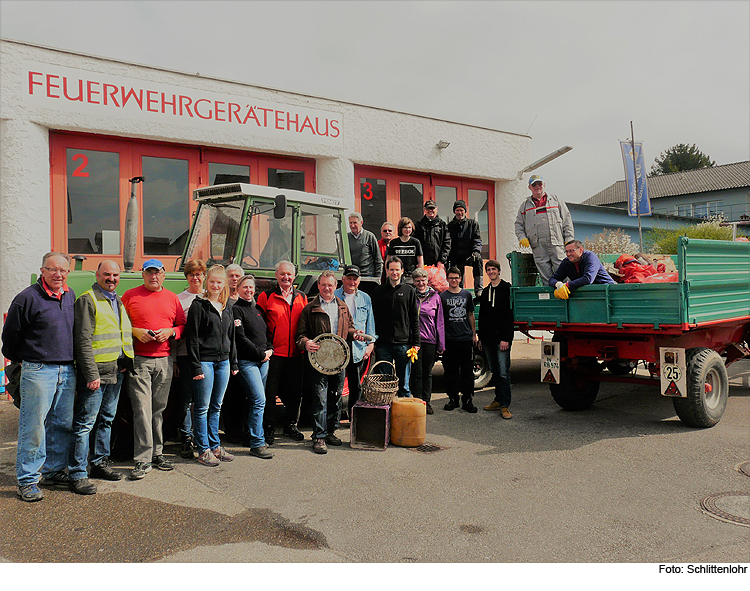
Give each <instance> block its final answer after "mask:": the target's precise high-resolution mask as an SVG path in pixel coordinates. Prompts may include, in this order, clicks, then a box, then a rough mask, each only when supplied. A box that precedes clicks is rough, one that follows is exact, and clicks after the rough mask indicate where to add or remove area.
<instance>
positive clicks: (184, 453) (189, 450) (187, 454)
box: [180, 437, 195, 460]
mask: <svg viewBox="0 0 750 591" xmlns="http://www.w3.org/2000/svg"><path fill="white" fill-rule="evenodd" d="M180 457H181V458H185V459H186V460H192V459H193V458H194V457H195V453H194V450H193V438H192V437H188V438H186V439H183V440H182V449H181V450H180Z"/></svg>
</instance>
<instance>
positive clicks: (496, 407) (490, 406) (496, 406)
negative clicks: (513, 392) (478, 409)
mask: <svg viewBox="0 0 750 591" xmlns="http://www.w3.org/2000/svg"><path fill="white" fill-rule="evenodd" d="M484 410H500V403H499V402H498V401H497V400H493V401H492V402H490V403H489V404H488V405H487V406H485V407H484Z"/></svg>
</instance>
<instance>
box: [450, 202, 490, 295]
mask: <svg viewBox="0 0 750 591" xmlns="http://www.w3.org/2000/svg"><path fill="white" fill-rule="evenodd" d="M453 213H454V214H455V217H454V218H453V219H452V220H451V221H450V222H448V232H449V233H450V237H451V250H450V254H449V256H448V262H449V263H450V266H452V267H458V269H459V270H460V271H461V274H462V275H463V273H464V267H466V265H469V266H471V268H472V271H473V272H474V295H476V297H479V296H481V295H482V235H481V234H480V232H479V222H477V221H476V220H472V219H470V218H469V217H468V216H467V215H466V202H465V201H464V200H462V199H459V200H458V201H456V202H455V203H454V204H453ZM461 284H462V285H463V281H462V282H461Z"/></svg>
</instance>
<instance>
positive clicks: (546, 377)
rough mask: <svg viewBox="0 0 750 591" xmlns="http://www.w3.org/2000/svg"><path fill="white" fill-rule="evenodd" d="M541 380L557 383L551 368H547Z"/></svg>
mask: <svg viewBox="0 0 750 591" xmlns="http://www.w3.org/2000/svg"><path fill="white" fill-rule="evenodd" d="M542 381H543V382H547V383H551V384H556V383H557V381H556V380H555V376H553V375H552V370H551V369H548V370H547V373H546V374H545V375H544V379H543V380H542Z"/></svg>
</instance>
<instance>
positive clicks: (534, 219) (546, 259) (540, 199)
mask: <svg viewBox="0 0 750 591" xmlns="http://www.w3.org/2000/svg"><path fill="white" fill-rule="evenodd" d="M529 190H531V195H530V196H529V197H528V198H527V199H526V201H524V202H523V203H522V204H521V207H520V208H519V209H518V215H517V216H516V238H518V244H519V246H522V247H529V246H530V247H531V252H532V253H533V254H534V263H535V264H536V268H537V270H538V271H539V274H540V275H541V276H542V281H543V282H544V284H545V285H546V284H547V282H548V281H549V279H550V277H552V273H554V272H555V271H556V270H557V268H558V267H559V266H560V263H561V262H562V261H563V260H564V259H565V244H566V243H567V242H569V241H570V240H573V219H572V218H571V217H570V212H569V211H568V207H567V205H565V202H564V201H562V200H561V199H558V197H557V196H556V195H552V194H548V193H547V192H546V191H545V188H544V179H543V178H542V177H541V176H539V175H538V174H532V175H531V177H530V178H529Z"/></svg>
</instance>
